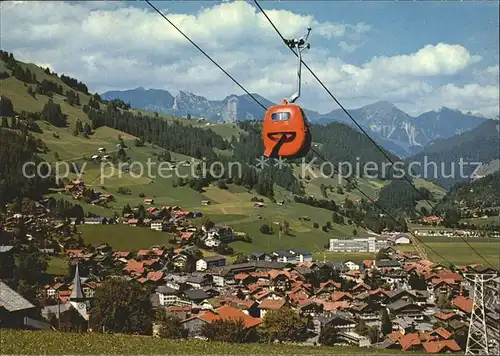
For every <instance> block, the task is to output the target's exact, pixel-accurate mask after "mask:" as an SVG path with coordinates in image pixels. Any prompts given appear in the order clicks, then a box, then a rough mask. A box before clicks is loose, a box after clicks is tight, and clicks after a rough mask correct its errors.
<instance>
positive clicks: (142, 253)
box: [137, 250, 149, 256]
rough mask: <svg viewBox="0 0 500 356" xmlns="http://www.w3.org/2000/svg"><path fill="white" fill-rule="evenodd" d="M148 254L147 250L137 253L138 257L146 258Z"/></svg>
mask: <svg viewBox="0 0 500 356" xmlns="http://www.w3.org/2000/svg"><path fill="white" fill-rule="evenodd" d="M148 253H149V250H139V251H138V252H137V255H138V256H146V255H147V254H148Z"/></svg>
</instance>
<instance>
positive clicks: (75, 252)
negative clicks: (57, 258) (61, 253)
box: [66, 250, 82, 256]
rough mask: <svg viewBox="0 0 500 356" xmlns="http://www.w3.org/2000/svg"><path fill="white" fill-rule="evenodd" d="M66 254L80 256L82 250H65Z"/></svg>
mask: <svg viewBox="0 0 500 356" xmlns="http://www.w3.org/2000/svg"><path fill="white" fill-rule="evenodd" d="M66 254H67V255H75V256H79V255H81V254H82V250H66Z"/></svg>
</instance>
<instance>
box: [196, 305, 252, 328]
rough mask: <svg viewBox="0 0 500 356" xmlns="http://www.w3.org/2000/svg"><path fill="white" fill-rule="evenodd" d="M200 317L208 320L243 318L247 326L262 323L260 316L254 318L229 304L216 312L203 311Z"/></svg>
mask: <svg viewBox="0 0 500 356" xmlns="http://www.w3.org/2000/svg"><path fill="white" fill-rule="evenodd" d="M198 318H200V319H202V320H205V321H206V322H209V323H211V322H213V321H215V320H238V319H241V320H242V321H243V323H244V324H245V327H246V328H251V327H254V326H257V325H259V324H260V323H261V320H260V319H259V318H253V317H251V316H249V315H246V314H245V313H243V312H242V311H241V310H238V309H236V308H233V307H231V306H229V305H224V306H222V307H220V308H218V309H217V310H216V311H215V313H214V312H212V311H206V312H203V313H201V314H200V315H199V316H198Z"/></svg>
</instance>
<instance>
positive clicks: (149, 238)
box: [78, 224, 172, 252]
mask: <svg viewBox="0 0 500 356" xmlns="http://www.w3.org/2000/svg"><path fill="white" fill-rule="evenodd" d="M78 230H79V231H80V232H82V235H83V240H84V241H85V243H86V244H92V245H99V244H100V243H103V242H107V243H108V244H109V245H110V246H111V247H113V250H120V251H129V252H134V251H137V250H140V249H147V248H149V247H150V246H153V245H167V246H168V245H170V244H169V242H168V240H169V239H171V238H172V234H169V233H166V232H160V231H155V230H151V229H149V228H146V227H132V226H127V225H122V224H118V225H80V226H79V227H78Z"/></svg>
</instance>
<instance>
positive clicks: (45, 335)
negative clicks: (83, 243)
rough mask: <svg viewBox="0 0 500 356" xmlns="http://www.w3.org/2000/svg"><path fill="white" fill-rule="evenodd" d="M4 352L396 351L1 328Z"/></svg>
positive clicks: (318, 352) (380, 352)
mask: <svg viewBox="0 0 500 356" xmlns="http://www.w3.org/2000/svg"><path fill="white" fill-rule="evenodd" d="M0 349H1V350H2V354H10V355H18V354H23V355H42V354H45V355H46V354H49V355H64V354H66V355H68V354H72V355H76V354H79V355H89V354H93V355H97V354H99V355H159V354H169V355H293V354H296V355H302V354H307V355H338V354H370V355H373V354H387V353H391V354H397V352H396V351H390V350H379V349H372V348H357V347H312V346H307V347H305V346H295V345H276V344H274V345H269V344H227V343H219V342H208V341H201V340H187V341H177V340H167V339H159V338H152V337H148V336H128V335H107V334H98V333H81V334H78V333H58V332H50V331H36V332H33V331H16V330H2V333H1V334H0Z"/></svg>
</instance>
